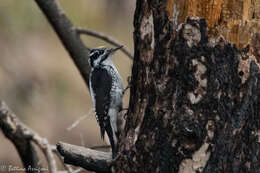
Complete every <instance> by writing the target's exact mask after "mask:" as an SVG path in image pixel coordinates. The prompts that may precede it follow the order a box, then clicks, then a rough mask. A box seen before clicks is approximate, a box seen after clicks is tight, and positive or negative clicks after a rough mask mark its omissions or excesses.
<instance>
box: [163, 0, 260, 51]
mask: <svg viewBox="0 0 260 173" xmlns="http://www.w3.org/2000/svg"><path fill="white" fill-rule="evenodd" d="M166 9H167V12H168V16H169V18H170V19H173V20H175V22H176V23H183V22H184V21H185V19H186V17H187V16H191V17H192V16H199V17H201V18H205V19H206V20H207V23H208V29H209V34H210V35H211V36H216V35H220V34H221V35H223V36H224V37H225V39H226V40H229V41H231V42H232V43H236V45H237V46H238V48H243V47H245V46H246V45H247V44H251V46H252V48H253V46H254V44H253V41H252V40H253V39H254V38H255V37H256V34H257V33H258V31H259V29H260V1H259V0H206V1H205V0H183V1H176V0H167V7H166Z"/></svg>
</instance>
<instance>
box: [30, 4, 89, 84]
mask: <svg viewBox="0 0 260 173" xmlns="http://www.w3.org/2000/svg"><path fill="white" fill-rule="evenodd" d="M35 2H36V3H37V4H38V6H39V8H40V9H41V10H42V12H43V13H44V14H45V16H46V18H47V19H48V21H49V22H50V24H51V26H52V27H53V29H54V30H55V32H56V33H57V35H58V37H59V38H60V40H61V42H62V44H63V45H64V47H65V48H66V50H67V51H68V52H69V54H70V57H71V58H72V60H73V61H74V63H75V65H76V66H77V68H78V70H79V71H80V73H81V75H82V77H83V79H84V81H85V83H86V85H87V86H88V79H89V71H90V67H89V64H88V61H87V60H88V54H89V50H88V48H87V47H86V46H85V45H84V43H83V41H82V40H81V39H80V37H79V35H78V33H77V31H76V28H75V27H74V26H73V24H72V23H71V21H70V20H69V19H68V18H67V16H66V14H65V13H64V12H63V10H62V9H61V7H60V5H59V4H58V3H57V2H56V1H55V0H35Z"/></svg>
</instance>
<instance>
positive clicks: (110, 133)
mask: <svg viewBox="0 0 260 173" xmlns="http://www.w3.org/2000/svg"><path fill="white" fill-rule="evenodd" d="M105 129H106V133H107V136H108V138H109V142H110V145H111V148H112V157H113V158H114V157H115V156H116V153H117V151H116V150H117V146H116V142H115V139H114V134H113V131H112V128H111V125H110V124H109V125H107V126H106V127H105Z"/></svg>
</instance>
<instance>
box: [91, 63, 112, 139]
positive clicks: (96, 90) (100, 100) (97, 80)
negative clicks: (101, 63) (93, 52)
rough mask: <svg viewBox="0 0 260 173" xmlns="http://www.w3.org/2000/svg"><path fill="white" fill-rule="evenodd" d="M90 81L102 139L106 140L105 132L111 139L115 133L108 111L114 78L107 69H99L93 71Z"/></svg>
mask: <svg viewBox="0 0 260 173" xmlns="http://www.w3.org/2000/svg"><path fill="white" fill-rule="evenodd" d="M90 80H91V81H90V85H91V86H90V87H91V90H92V91H91V95H92V98H93V99H94V100H93V101H94V103H95V113H96V119H97V121H98V123H99V126H100V131H101V138H102V139H104V134H105V131H106V132H107V134H108V136H109V138H110V137H111V134H113V133H112V128H111V124H110V118H109V115H108V111H109V106H110V100H111V98H110V91H111V86H112V77H111V75H110V74H109V72H108V71H107V70H106V69H104V68H102V67H98V68H95V69H94V70H93V71H92V73H91V77H90ZM110 142H111V141H110Z"/></svg>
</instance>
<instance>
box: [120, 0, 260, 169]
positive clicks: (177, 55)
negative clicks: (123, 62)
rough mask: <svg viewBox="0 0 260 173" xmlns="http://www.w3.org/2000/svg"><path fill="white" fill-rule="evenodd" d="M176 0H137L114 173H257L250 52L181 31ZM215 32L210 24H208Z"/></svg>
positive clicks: (256, 102) (258, 81)
mask: <svg viewBox="0 0 260 173" xmlns="http://www.w3.org/2000/svg"><path fill="white" fill-rule="evenodd" d="M171 3H173V1H165V0H164V1H159V0H150V1H141V0H137V3H136V11H135V21H134V28H135V31H134V44H135V55H134V63H133V69H132V82H131V96H130V104H129V110H128V113H127V120H126V126H125V134H124V136H123V138H121V139H120V148H119V151H120V154H119V155H118V157H117V160H116V172H138V173H141V172H163V173H167V172H209V173H210V172H229V173H231V172H234V173H237V172H259V171H260V143H259V142H260V134H259V129H260V72H259V65H258V64H257V61H256V58H255V57H254V56H253V55H250V54H249V53H248V51H249V48H248V47H246V48H245V49H243V50H241V51H239V50H238V49H237V48H236V46H235V45H233V44H231V43H229V42H227V41H225V39H223V38H222V37H219V38H215V39H213V38H209V37H208V34H207V24H206V21H205V20H204V19H199V18H188V19H187V20H186V22H185V23H184V24H181V25H180V26H179V27H178V29H177V31H175V29H176V21H174V20H170V18H169V8H168V7H169V6H168V5H169V4H171ZM210 26H211V24H210Z"/></svg>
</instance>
